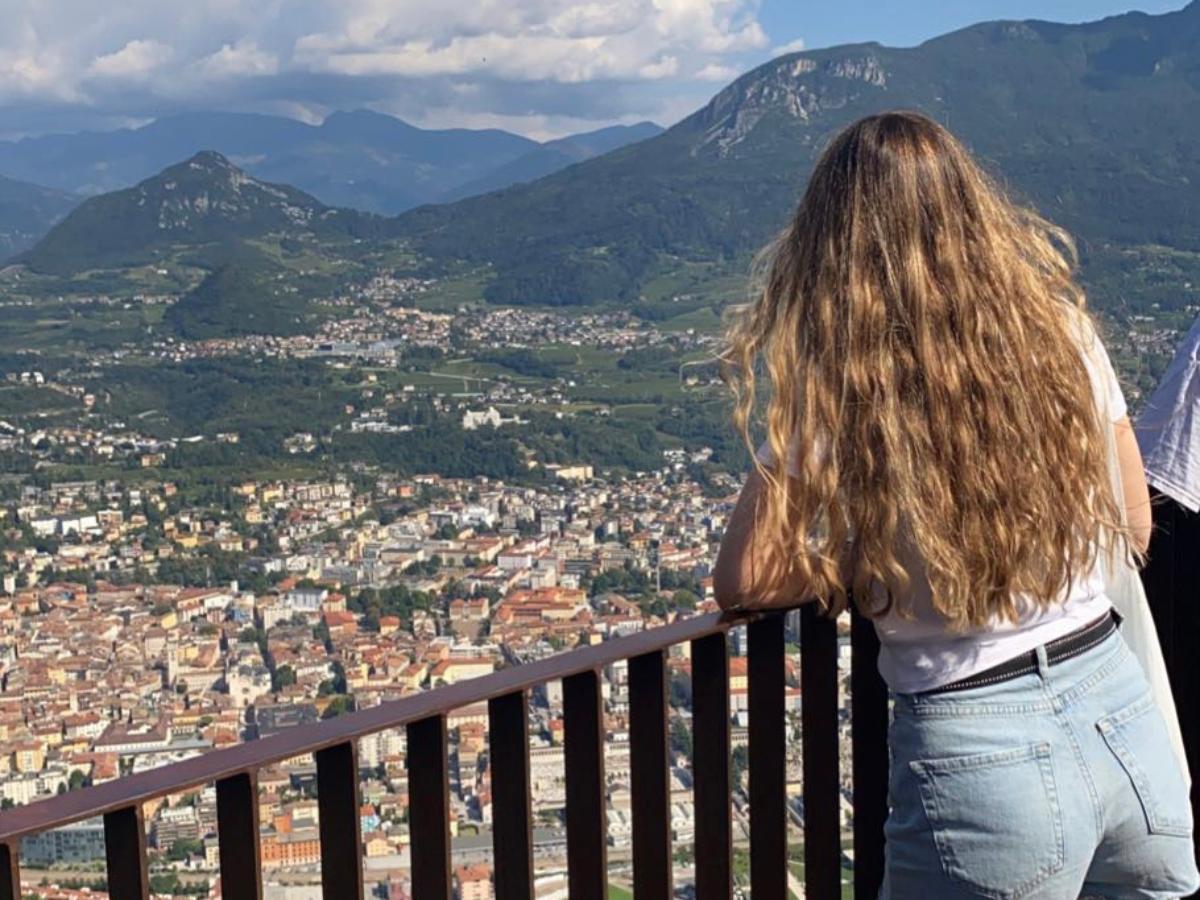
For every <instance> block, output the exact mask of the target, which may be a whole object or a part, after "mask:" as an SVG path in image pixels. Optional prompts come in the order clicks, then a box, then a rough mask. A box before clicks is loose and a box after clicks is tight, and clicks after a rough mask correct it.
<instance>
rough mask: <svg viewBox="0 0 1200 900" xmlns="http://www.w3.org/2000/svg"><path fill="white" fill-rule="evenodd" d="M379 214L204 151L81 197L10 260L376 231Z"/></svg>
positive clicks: (135, 253)
mask: <svg viewBox="0 0 1200 900" xmlns="http://www.w3.org/2000/svg"><path fill="white" fill-rule="evenodd" d="M382 221H383V220H381V219H379V217H376V216H372V215H371V214H369V213H361V212H357V211H355V210H346V209H335V208H332V207H329V206H326V205H325V204H323V203H321V202H320V201H319V200H317V199H316V198H315V197H312V196H310V195H308V194H306V193H304V192H303V191H300V190H297V189H296V188H294V187H291V186H289V185H282V184H269V183H265V182H262V181H259V180H257V179H255V178H251V177H250V176H248V175H247V174H246V173H245V172H243V171H242V170H241V169H239V168H237V167H236V166H234V165H233V164H231V163H230V162H229V160H227V159H226V158H225V157H224V156H222V155H221V154H219V153H215V152H212V151H202V152H200V153H197V154H196V155H195V156H193V157H191V158H190V159H188V160H186V161H185V162H182V163H179V164H178V165H174V166H171V167H169V168H167V169H164V170H163V171H162V172H160V173H159V174H158V175H155V176H154V177H153V178H148V179H146V180H145V181H143V182H141V183H139V184H138V185H136V186H134V187H131V188H126V189H124V190H121V191H115V192H113V193H111V194H102V195H101V196H99V197H92V198H90V199H88V200H85V201H84V202H83V203H82V204H80V206H79V207H78V208H77V209H76V210H75V211H74V212H73V213H71V215H69V216H67V218H66V219H65V220H64V221H63V222H61V223H59V224H58V225H57V226H55V227H54V228H53V229H52V230H51V231H50V233H49V234H47V235H46V237H45V238H44V239H43V240H42V241H41V242H39V243H38V245H37V246H36V247H34V248H33V249H31V250H29V251H28V252H26V253H24V254H22V255H20V256H18V257H17V258H16V259H15V261H16V262H21V263H24V264H26V265H28V266H29V267H30V268H32V269H34V270H35V271H39V272H45V273H49V274H55V275H71V274H74V273H77V272H80V271H85V270H88V269H116V268H126V267H133V266H139V265H147V264H150V263H153V262H155V261H156V260H158V259H161V258H164V257H165V255H166V254H167V253H168V252H172V251H174V250H175V249H176V248H177V246H178V245H181V244H182V245H191V246H194V247H202V246H204V245H207V244H217V245H224V246H226V247H229V246H234V245H237V244H239V243H244V242H245V241H248V240H252V239H254V238H261V237H264V236H267V235H274V234H282V235H286V236H289V237H292V238H293V239H299V238H301V237H307V238H309V239H313V240H317V239H335V238H346V237H347V236H360V235H361V236H373V235H374V234H376V233H378V231H379V223H380V222H382Z"/></svg>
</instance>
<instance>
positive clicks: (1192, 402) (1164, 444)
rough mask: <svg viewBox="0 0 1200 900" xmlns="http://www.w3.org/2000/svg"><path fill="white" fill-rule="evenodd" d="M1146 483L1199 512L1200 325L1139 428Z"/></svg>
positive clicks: (1165, 375)
mask: <svg viewBox="0 0 1200 900" xmlns="http://www.w3.org/2000/svg"><path fill="white" fill-rule="evenodd" d="M1137 439H1138V445H1139V446H1140V447H1141V450H1142V459H1143V461H1144V462H1145V464H1146V480H1147V481H1149V482H1150V483H1151V484H1152V485H1154V486H1155V487H1156V488H1158V489H1159V490H1160V491H1162V492H1163V493H1164V494H1166V495H1167V496H1168V497H1172V498H1173V499H1175V500H1176V501H1177V502H1179V503H1180V504H1181V505H1183V506H1184V507H1186V508H1187V509H1190V510H1191V511H1192V512H1200V319H1196V321H1195V323H1194V324H1193V325H1192V330H1191V331H1189V332H1188V334H1187V337H1185V338H1184V339H1183V343H1181V344H1180V345H1179V349H1178V350H1177V351H1176V352H1175V358H1174V359H1172V360H1171V365H1170V366H1168V367H1167V371H1166V372H1164V373H1163V377H1162V381H1160V382H1159V384H1158V388H1157V389H1156V390H1155V391H1154V395H1153V396H1152V397H1151V398H1150V402H1149V403H1147V404H1146V408H1145V409H1144V410H1143V411H1142V414H1141V416H1140V417H1139V418H1138V422H1137Z"/></svg>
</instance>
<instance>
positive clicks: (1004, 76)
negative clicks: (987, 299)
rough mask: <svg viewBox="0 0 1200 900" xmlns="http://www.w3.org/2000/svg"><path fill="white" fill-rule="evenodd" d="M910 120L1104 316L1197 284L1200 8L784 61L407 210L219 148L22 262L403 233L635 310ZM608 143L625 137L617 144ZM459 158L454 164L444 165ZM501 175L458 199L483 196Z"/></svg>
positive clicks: (498, 285) (54, 263)
mask: <svg viewBox="0 0 1200 900" xmlns="http://www.w3.org/2000/svg"><path fill="white" fill-rule="evenodd" d="M894 108H909V109H918V110H923V111H925V112H927V113H929V114H930V115H932V116H934V117H935V118H937V119H939V120H941V121H943V122H945V123H947V124H948V125H949V126H950V127H951V129H952V130H954V131H955V132H956V133H957V134H958V135H960V137H962V138H963V139H964V141H965V142H966V143H967V144H968V145H969V146H970V147H971V148H972V149H973V150H974V151H975V152H976V153H977V155H978V156H979V157H980V158H981V159H982V160H983V161H984V163H985V165H986V166H988V167H989V168H990V169H992V170H993V171H995V172H996V173H997V175H998V176H999V177H1000V178H1001V180H1002V181H1003V183H1005V184H1006V185H1007V186H1008V188H1009V190H1010V191H1011V192H1012V193H1014V194H1015V195H1016V196H1017V197H1018V198H1019V199H1022V200H1026V201H1028V202H1031V203H1033V204H1035V205H1037V206H1038V207H1039V208H1040V209H1041V210H1042V212H1044V213H1045V214H1046V215H1048V216H1049V217H1051V218H1053V219H1055V220H1057V221H1059V222H1061V223H1062V224H1063V225H1065V226H1067V227H1068V228H1069V229H1071V230H1072V231H1073V232H1074V233H1075V234H1076V235H1077V236H1078V237H1079V239H1080V243H1081V249H1082V253H1083V259H1084V263H1085V269H1084V273H1085V277H1086V278H1087V279H1089V281H1090V286H1091V288H1092V290H1093V295H1094V296H1098V297H1099V299H1100V300H1101V302H1102V303H1104V302H1107V303H1117V302H1127V303H1128V304H1129V306H1130V307H1133V308H1136V307H1138V306H1149V305H1150V304H1152V303H1159V304H1170V303H1178V302H1180V298H1181V296H1183V292H1184V291H1186V290H1192V288H1191V287H1190V285H1195V284H1200V215H1198V214H1197V213H1198V212H1200V116H1197V115H1195V111H1196V110H1197V109H1200V0H1196V2H1193V3H1191V4H1190V5H1189V6H1187V7H1186V8H1184V9H1182V10H1180V11H1178V12H1174V13H1169V14H1165V15H1159V16H1149V15H1144V14H1141V13H1130V14H1127V15H1123V16H1117V17H1113V18H1109V19H1105V20H1103V21H1100V22H1095V23H1089V24H1084V25H1060V24H1053V23H1047V22H1036V21H1029V22H992V23H985V24H982V25H977V26H973V27H971V28H967V29H964V30H961V31H958V32H954V33H952V34H949V35H945V36H943V37H940V38H937V39H934V40H932V41H929V42H927V43H925V44H923V45H921V46H919V47H915V48H910V49H891V48H886V47H882V46H880V45H878V44H861V45H853V46H843V47H836V48H832V49H828V50H815V51H804V52H800V53H793V54H789V55H786V56H782V57H779V58H777V59H775V60H772V61H771V62H769V63H767V64H765V65H763V66H760V67H758V68H757V69H755V70H753V71H751V72H748V73H747V74H745V75H743V76H742V77H740V78H738V79H737V80H736V81H734V82H733V83H732V84H730V85H729V86H728V87H726V88H725V89H724V90H722V91H721V92H720V93H718V94H717V95H716V96H715V97H714V98H713V99H712V101H711V102H710V103H708V104H707V105H706V106H705V107H704V108H703V109H700V110H698V111H697V112H696V113H694V114H693V115H691V116H689V117H688V118H686V119H685V120H683V121H682V122H680V123H679V124H677V125H675V126H674V127H672V128H671V129H669V130H667V131H666V132H664V133H662V134H659V135H657V136H654V137H650V138H648V139H645V140H640V141H638V142H636V143H632V144H626V145H625V146H620V147H617V148H616V149H611V150H610V151H609V152H606V153H603V154H602V155H599V156H593V157H592V158H589V159H585V160H583V161H581V162H578V163H577V164H574V165H569V166H567V167H566V168H559V169H558V170H557V171H554V172H553V173H551V174H549V175H547V176H546V177H542V178H539V179H537V180H535V181H531V182H528V183H523V184H515V185H513V184H510V185H509V186H505V187H503V188H502V189H499V190H496V191H494V192H492V193H488V194H485V195H482V196H476V197H472V198H469V199H465V200H460V201H457V202H454V203H449V204H445V205H441V206H433V205H426V206H422V207H420V208H417V209H413V210H410V211H408V212H405V213H403V214H402V215H400V216H398V217H395V218H383V217H380V216H370V215H367V214H363V213H350V212H349V211H336V210H333V209H331V208H330V207H329V206H328V205H327V204H326V203H325V202H322V200H323V199H324V197H323V196H322V195H321V194H320V193H316V192H311V193H312V194H314V195H315V196H314V195H310V194H302V193H301V192H296V193H295V194H292V193H288V192H289V191H292V190H294V189H290V188H286V187H284V186H282V185H275V186H272V185H266V186H263V185H261V184H260V183H259V182H257V181H254V180H253V179H248V176H247V175H246V173H244V172H242V171H241V169H239V168H238V166H239V165H243V166H249V164H248V163H244V161H242V160H241V158H240V157H238V156H232V157H230V159H228V160H226V159H225V158H224V157H221V156H218V155H216V154H209V155H202V157H199V158H193V159H192V160H190V161H189V162H188V163H187V164H185V165H186V166H188V168H186V169H185V170H182V171H179V172H177V171H175V170H173V169H168V170H167V171H166V172H164V173H163V174H162V175H160V176H157V177H156V178H154V179H151V180H149V181H148V182H146V183H144V184H143V185H139V187H138V188H137V189H133V190H125V191H122V192H119V193H117V194H112V195H108V196H106V197H100V198H96V199H94V200H89V201H88V202H87V203H84V204H83V205H82V206H80V207H79V208H78V209H77V210H75V212H73V213H72V214H71V215H70V216H68V217H67V218H66V220H65V221H63V222H61V223H60V224H59V225H57V226H56V227H55V228H54V229H53V230H52V231H51V232H50V234H49V235H48V236H47V237H46V238H45V240H43V241H42V243H41V244H39V245H38V247H36V248H35V249H34V250H33V251H31V252H29V253H27V254H26V255H25V256H23V257H21V259H22V260H23V261H24V262H26V263H27V264H28V265H29V266H30V267H32V268H34V269H37V270H40V271H48V272H55V273H59V274H70V273H72V272H79V271H82V270H84V269H89V268H91V269H94V268H97V267H100V268H103V267H113V268H119V267H120V266H122V265H128V264H133V263H138V262H145V261H147V260H153V259H161V258H164V257H163V254H164V253H166V252H167V248H171V249H170V252H171V253H174V254H176V257H175V258H176V259H178V252H179V247H180V246H192V247H195V246H199V245H204V244H207V243H211V242H214V241H218V242H220V243H221V244H222V245H223V246H228V245H229V244H230V242H231V241H232V242H234V243H237V242H239V241H240V245H239V246H240V250H239V251H238V257H239V259H243V260H245V259H247V258H248V259H251V260H252V259H254V258H255V256H254V254H256V253H260V252H262V248H261V247H259V246H257V245H256V242H261V239H262V238H264V237H265V236H268V235H272V236H273V237H272V238H271V240H272V241H273V242H274V244H276V245H279V243H280V241H281V240H283V241H290V242H292V243H293V244H297V245H298V246H301V247H304V248H308V250H307V251H306V252H310V251H311V250H312V248H321V253H322V254H324V255H325V256H326V257H327V258H332V257H333V256H335V255H336V254H337V253H340V252H349V251H348V250H347V248H359V249H357V250H354V251H353V252H356V253H361V252H363V251H362V249H361V247H362V246H367V245H370V244H371V243H372V242H390V243H393V244H394V243H395V242H396V241H400V242H402V244H403V245H404V246H405V247H406V248H407V249H408V250H409V251H411V254H410V258H411V259H413V260H414V262H413V263H412V265H413V267H414V268H415V269H417V270H420V271H423V272H426V273H429V272H435V273H436V272H446V271H450V270H451V269H453V268H455V267H458V268H462V267H463V266H464V265H465V266H467V267H472V268H475V269H477V270H486V271H488V272H490V273H491V276H490V280H489V283H488V284H487V287H486V296H487V297H488V298H489V299H491V300H495V301H499V302H506V303H548V304H558V305H577V304H592V303H598V302H612V301H618V302H622V303H626V304H628V303H632V302H638V301H639V300H640V299H641V298H642V297H643V295H644V293H645V291H646V289H647V285H648V284H649V283H650V282H652V281H654V280H655V279H660V278H662V277H663V276H665V275H669V274H670V273H672V272H678V271H680V270H681V269H688V268H689V267H696V268H700V267H708V270H712V269H716V270H721V269H722V268H723V269H724V270H725V271H729V272H736V271H740V270H742V269H743V267H744V264H745V262H746V260H747V259H748V257H749V255H750V253H751V252H752V251H753V250H754V249H755V248H756V247H758V246H760V245H761V244H762V243H763V242H764V241H766V240H767V239H768V238H769V237H770V236H771V234H772V233H773V232H774V231H775V230H776V229H778V228H779V227H780V226H781V225H782V224H783V222H784V221H785V219H786V217H787V215H788V213H789V212H790V210H791V209H792V208H793V206H794V204H795V201H796V199H797V197H798V195H799V193H800V191H801V190H802V189H803V186H804V183H805V180H806V178H807V174H808V172H809V170H810V169H811V166H812V164H813V161H814V160H815V158H816V156H817V155H818V154H819V153H820V151H821V149H822V147H823V146H825V144H826V143H827V142H828V140H829V139H830V137H831V136H832V135H834V134H835V133H836V132H837V131H838V130H840V129H841V128H842V127H844V126H845V125H846V124H848V123H849V122H851V121H854V120H855V119H857V118H859V117H861V116H863V115H867V114H870V113H874V112H879V111H882V110H886V109H894ZM335 118H340V121H337V120H335V121H334V122H333V124H332V125H330V123H329V122H328V121H327V123H326V126H328V127H329V128H330V129H332V130H335V131H336V130H337V129H339V128H343V127H344V128H346V129H349V130H356V133H358V134H360V135H361V136H363V139H364V140H366V136H367V135H370V134H375V132H374V131H373V130H372V129H381V130H382V132H386V133H387V134H389V135H392V138H394V139H396V140H399V137H398V134H399V132H396V131H395V129H396V128H397V126H395V125H393V124H391V122H387V121H381V119H383V118H386V117H377V116H375V115H374V114H367V115H365V116H363V115H359V116H355V115H350V114H348V115H347V116H345V117H331V119H335ZM393 121H394V120H393ZM352 124H353V125H354V128H353V129H351V127H350V126H351V125H352ZM401 125H403V123H401ZM326 126H322V128H325V127H326ZM148 127H149V126H148ZM163 127H164V128H166V126H165V125H164V126H163ZM303 127H305V128H308V127H311V126H303ZM404 127H409V126H404ZM382 132H381V133H382ZM392 138H389V139H392ZM372 139H379V140H382V137H380V136H379V135H376V136H375V138H372ZM179 140H182V138H179ZM593 140H594V144H593V147H595V148H599V149H604V148H605V147H607V146H611V144H606V143H604V142H605V141H609V140H611V137H610V136H609V137H600V136H595V137H594V138H593ZM496 141H497V143H496V147H497V148H499V149H497V150H496V155H497V158H498V156H499V155H502V154H503V153H511V156H510V157H509V158H508V159H507V161H506V162H504V163H502V164H501V166H498V167H497V170H493V171H498V170H500V169H501V168H503V167H507V170H508V171H509V172H510V173H518V174H517V175H514V176H513V177H520V176H519V173H520V172H525V173H527V175H528V177H533V176H534V175H536V174H537V173H538V172H539V171H540V169H539V168H538V167H539V166H541V165H543V163H541V162H539V160H540V159H543V158H544V157H545V156H546V154H548V153H559V154H560V157H559V160H558V162H561V161H562V159H563V158H565V157H570V156H571V154H572V153H577V152H578V153H584V154H586V153H587V149H586V148H584V149H583V150H579V149H577V147H571V146H556V147H545V146H543V147H540V148H538V149H530V148H529V147H527V146H524V145H522V146H517V145H514V144H511V143H510V142H508V140H507V138H501V137H496ZM531 154H532V155H531ZM520 160H525V162H524V163H522V162H520ZM443 162H445V163H446V164H447V166H449V167H453V164H454V161H453V159H452V158H451V157H450V156H449V155H447V157H446V158H445V159H444V160H443ZM557 164H558V163H557V162H556V163H555V165H557ZM544 165H549V162H546V163H544ZM522 166H525V167H526V168H524V169H523V168H522ZM467 167H468V166H467V164H466V163H465V162H464V163H463V164H462V166H461V167H460V170H464V169H465V168H467ZM3 168H4V163H3V154H2V153H0V169H3ZM248 171H250V172H251V174H253V173H254V171H255V170H254V169H253V168H250V169H248ZM328 171H329V172H331V173H332V172H336V173H337V178H338V179H340V181H339V183H344V179H345V173H344V172H343V171H342V170H341V169H339V168H337V167H336V166H334V165H333V164H332V163H331V167H330V168H329V170H328ZM330 177H331V178H332V176H330ZM487 177H488V176H487V175H479V176H478V178H477V179H476V180H475V181H474V182H471V181H464V182H462V183H461V184H460V187H463V186H465V185H469V184H472V183H474V184H475V185H476V186H477V187H487V186H489V185H488V182H487ZM508 177H509V176H504V177H502V178H500V179H499V180H500V181H505V180H506V179H507V178H508ZM284 180H288V181H290V182H292V183H295V179H284ZM239 181H240V190H241V191H242V192H243V194H244V195H245V196H242V197H241V198H240V199H238V200H237V201H236V202H235V201H233V200H229V199H228V193H227V191H226V187H227V186H228V185H229V184H232V183H234V182H239ZM251 182H253V185H258V186H257V187H255V186H253V185H252V184H251ZM170 183H175V184H176V187H174V188H171V187H169V186H168V185H169V184H170ZM184 185H186V189H185V188H184V187H182V186H184ZM464 189H465V188H464ZM172 192H174V193H172ZM184 195H186V196H187V198H189V199H188V202H187V203H182V201H181V198H182V197H183V196H184ZM250 196H254V197H258V198H259V199H258V200H255V201H253V202H252V201H251V200H249V199H248V197H250ZM219 197H225V198H226V201H227V202H228V203H230V204H232V205H233V207H234V208H236V212H235V211H232V210H224V206H223V205H222V204H223V203H225V202H226V201H220V200H218V199H216V198H219ZM317 197H322V200H318V199H317ZM181 204H182V205H181ZM201 206H203V209H201V208H200V207H201ZM223 210H224V211H223ZM226 212H227V213H228V215H226ZM164 215H165V216H166V219H164V218H163V216H164ZM114 223H119V225H118V226H117V227H114ZM114 232H119V233H114ZM281 236H282V238H281ZM331 248H332V249H331ZM339 248H340V249H339ZM1147 248H1149V249H1147ZM245 251H251V252H250V253H249V256H247V255H246V252H245ZM1151 251H1153V252H1155V253H1157V252H1159V251H1162V252H1165V253H1169V254H1171V260H1172V263H1171V265H1172V266H1174V267H1175V268H1174V269H1173V270H1172V271H1174V272H1176V273H1177V274H1179V277H1178V278H1175V277H1174V275H1172V276H1171V278H1165V277H1163V276H1162V274H1161V272H1159V271H1157V270H1155V271H1149V270H1148V268H1147V266H1146V264H1145V259H1146V256H1145V254H1146V253H1147V252H1151ZM156 254H157V255H156ZM200 262H201V263H203V260H200ZM201 268H204V266H203V265H201ZM217 268H219V267H216V268H214V267H213V266H209V267H208V268H205V271H209V272H215V271H217ZM211 287H212V285H211V284H210V288H211ZM245 296H247V297H248V296H250V294H249V292H247V293H246V294H245Z"/></svg>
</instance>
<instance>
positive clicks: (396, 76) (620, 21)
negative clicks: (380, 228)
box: [0, 0, 769, 134]
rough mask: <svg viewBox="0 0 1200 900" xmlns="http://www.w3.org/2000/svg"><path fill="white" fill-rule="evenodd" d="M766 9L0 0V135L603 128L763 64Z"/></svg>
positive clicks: (699, 1) (637, 3)
mask: <svg viewBox="0 0 1200 900" xmlns="http://www.w3.org/2000/svg"><path fill="white" fill-rule="evenodd" d="M760 2H761V0H434V2H431V0H188V2H187V3H177V2H163V0H120V2H117V3H109V4H103V5H100V4H97V3H96V2H95V0H3V6H4V8H5V13H6V21H8V22H10V26H9V27H8V28H6V29H4V30H2V31H0V133H9V134H11V133H34V132H36V131H38V130H39V129H45V130H53V129H56V128H61V127H64V125H65V124H66V123H70V125H69V126H68V127H80V124H79V123H81V122H88V121H94V122H96V123H100V122H104V123H109V122H112V121H117V120H120V119H123V118H128V117H135V118H150V117H154V116H158V115H162V114H164V113H169V112H177V111H181V110H184V109H189V108H208V109H214V108H215V109H234V108H237V109H260V110H263V111H276V112H282V111H285V110H289V109H295V110H302V111H304V114H305V117H306V118H309V119H311V118H313V117H317V116H320V115H322V114H324V113H325V112H328V111H330V110H332V109H337V108H352V107H355V106H372V107H374V108H381V107H383V106H385V105H387V104H388V103H390V102H392V101H395V100H396V98H401V99H400V100H399V101H397V102H400V103H402V104H403V109H401V110H397V112H399V113H400V114H402V115H403V116H405V117H407V118H411V119H414V120H419V119H420V118H422V117H423V116H425V115H426V114H428V113H429V111H430V109H431V108H433V107H437V108H442V107H445V106H449V107H451V108H453V109H455V110H458V111H460V112H461V113H462V114H463V116H464V117H472V116H480V115H485V114H489V113H490V114H495V115H498V116H518V117H523V118H530V117H532V118H530V121H538V119H537V117H539V116H542V117H546V121H565V120H567V119H571V118H578V119H580V120H583V121H587V122H589V123H590V124H593V125H595V124H603V123H606V122H609V121H614V120H618V119H620V118H621V117H623V116H625V115H626V114H627V113H629V111H630V110H639V111H646V110H650V109H655V108H664V107H668V106H671V103H672V102H673V98H679V97H681V96H685V95H687V96H692V95H695V94H696V93H697V92H698V91H705V92H706V91H708V88H707V86H706V85H707V82H708V81H710V80H711V81H717V80H721V79H724V78H727V77H732V76H733V75H734V74H736V73H737V72H738V71H742V70H743V69H744V68H746V66H747V65H748V64H750V63H752V62H754V61H756V60H758V59H760V58H761V54H762V52H763V51H764V50H765V49H766V48H767V47H768V46H769V42H768V41H767V38H766V35H765V34H764V33H763V29H762V27H761V26H760V25H759V23H758V20H757V18H756V15H757V10H758V6H759V3H760ZM698 73H699V74H698ZM668 95H669V96H668ZM618 103H622V104H624V106H623V107H620V108H618ZM89 117H90V118H89ZM54 123H63V125H56V124H54ZM83 127H87V126H83Z"/></svg>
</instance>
